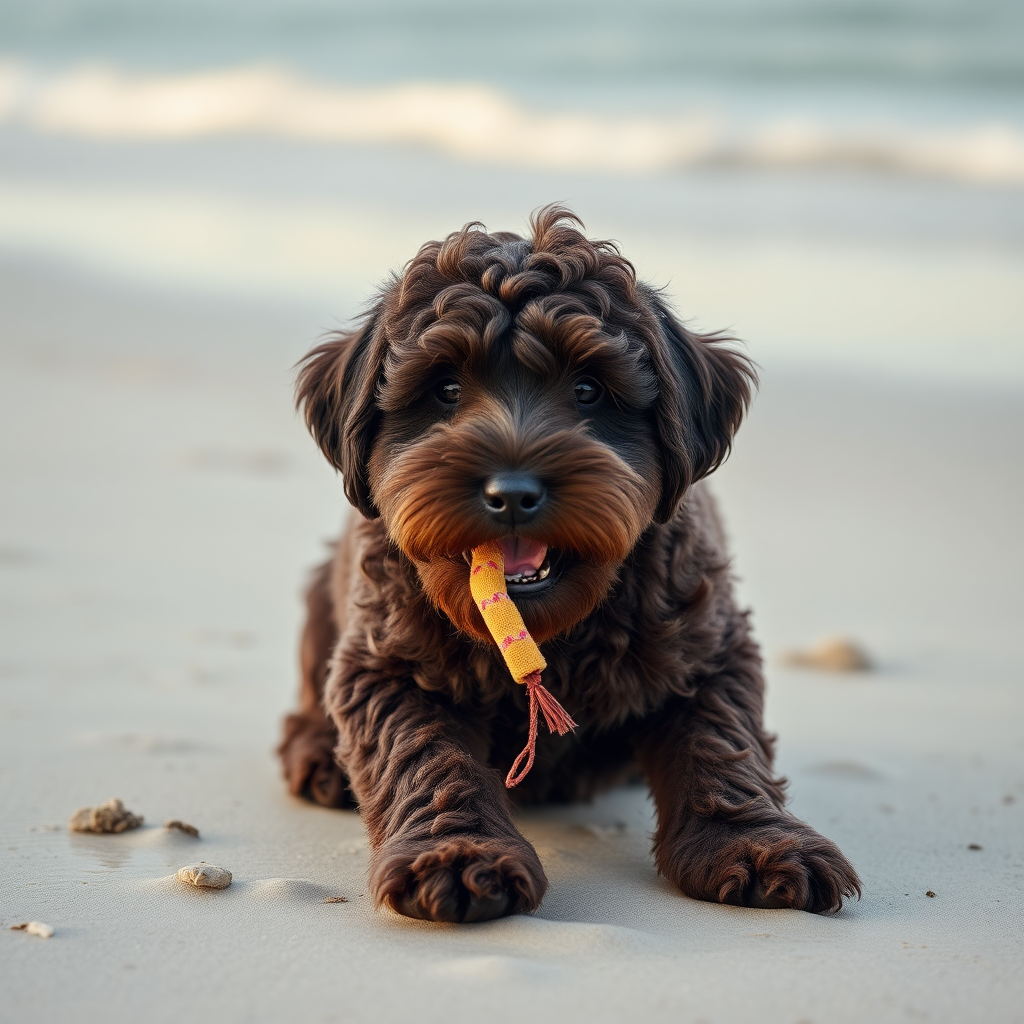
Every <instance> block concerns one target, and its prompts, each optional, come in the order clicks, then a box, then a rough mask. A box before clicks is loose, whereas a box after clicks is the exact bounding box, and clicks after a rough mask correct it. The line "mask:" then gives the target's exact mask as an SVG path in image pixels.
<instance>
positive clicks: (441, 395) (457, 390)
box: [434, 380, 462, 405]
mask: <svg viewBox="0 0 1024 1024" xmlns="http://www.w3.org/2000/svg"><path fill="white" fill-rule="evenodd" d="M434 394H435V395H437V397H438V400H439V401H441V402H444V404H445V405H458V404H459V397H460V396H461V394H462V385H461V384H460V383H459V382H458V381H457V380H443V381H441V383H440V384H438V385H437V387H436V388H435V389H434Z"/></svg>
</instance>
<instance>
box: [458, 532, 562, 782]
mask: <svg viewBox="0 0 1024 1024" xmlns="http://www.w3.org/2000/svg"><path fill="white" fill-rule="evenodd" d="M547 557H548V548H547V545H546V544H542V543H540V542H539V541H529V540H522V539H516V538H508V539H506V540H503V541H502V540H493V541H488V542H487V543H485V544H481V545H479V546H478V547H475V548H473V551H472V554H471V557H470V563H469V565H470V569H469V589H470V593H471V594H472V596H473V600H474V602H475V603H476V606H477V609H478V610H479V612H480V615H481V616H482V617H483V620H484V625H485V626H486V627H487V630H488V632H489V633H490V634H491V637H492V638H493V640H494V642H495V643H496V644H497V645H498V649H499V650H500V651H501V656H502V658H504V660H505V664H506V665H507V666H508V670H509V672H510V673H511V674H512V678H513V679H514V680H515V681H516V682H517V683H521V684H522V685H523V686H525V687H526V689H527V692H528V693H529V701H530V726H529V733H528V739H527V743H526V746H525V747H524V748H523V751H522V753H520V755H519V756H518V757H517V758H516V759H515V761H514V762H513V763H512V767H511V769H510V770H509V773H508V776H507V777H506V778H505V785H506V786H507V787H508V788H509V789H511V788H512V787H513V786H517V785H519V783H520V782H522V781H523V779H524V778H526V775H527V773H528V772H529V771H530V769H531V768H532V767H533V758H534V752H535V749H536V745H537V718H538V713H542V714H543V715H544V721H545V722H546V723H547V727H548V728H549V729H550V730H551V732H553V733H557V734H558V735H559V736H564V735H565V734H566V733H567V732H569V731H570V730H572V729H575V728H576V723H575V722H574V721H573V720H572V717H571V716H570V715H569V714H568V713H567V712H566V710H565V708H563V707H562V705H561V704H559V703H558V701H557V700H556V699H555V698H554V697H553V696H552V695H551V694H550V693H549V692H548V690H547V689H545V687H544V685H543V684H542V683H541V672H543V671H544V669H545V668H547V664H548V663H547V661H546V660H545V658H544V655H543V654H541V652H540V648H539V647H538V646H537V644H536V642H535V641H534V639H533V637H532V636H530V633H529V631H528V630H527V628H526V625H525V623H524V622H523V617H522V616H521V615H520V614H519V609H518V608H516V605H515V602H514V601H513V600H512V598H511V595H510V594H509V593H508V589H509V582H508V581H509V577H510V576H511V577H515V578H519V579H520V580H521V579H523V578H524V577H525V578H527V579H533V580H539V578H540V574H541V571H542V570H543V568H544V566H545V565H546V564H547ZM509 570H511V572H510V571H509ZM548 578H550V577H549V576H548V574H547V573H545V579H544V580H539V582H533V583H520V584H519V586H520V587H539V586H543V584H544V583H545V582H546V580H547V579H548ZM524 762H525V764H524Z"/></svg>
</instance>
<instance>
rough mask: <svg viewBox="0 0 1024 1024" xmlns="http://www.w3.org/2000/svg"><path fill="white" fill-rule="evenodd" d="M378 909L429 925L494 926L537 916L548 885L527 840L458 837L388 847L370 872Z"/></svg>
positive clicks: (373, 862)
mask: <svg viewBox="0 0 1024 1024" xmlns="http://www.w3.org/2000/svg"><path fill="white" fill-rule="evenodd" d="M370 883H371V887H372V889H373V891H374V895H375V896H376V898H377V902H378V903H387V904H388V905H389V906H390V907H391V908H392V909H393V910H397V911H398V913H400V914H405V915H406V916H407V917H418V918H421V919H423V920H426V921H452V922H460V923H461V922H470V921H489V920H490V919H491V918H495V917H503V916H504V915H506V914H514V913H517V912H521V911H531V910H536V909H537V907H538V906H540V901H541V899H542V898H543V896H544V892H545V891H546V889H547V887H548V880H547V877H546V876H545V874H544V869H543V868H542V867H541V864H540V860H539V858H538V857H537V854H536V852H535V851H534V849H533V847H532V846H530V844H529V843H528V842H527V841H526V840H525V839H522V840H520V841H519V842H516V841H514V840H509V839H490V838H484V837H475V836H454V837H449V838H446V839H442V840H439V841H438V842H437V843H436V844H435V845H430V846H423V845H419V844H415V845H413V844H409V843H399V842H395V843H388V844H385V845H384V846H383V847H382V848H381V849H380V850H378V851H377V852H376V853H375V855H374V858H373V861H372V864H371V868H370Z"/></svg>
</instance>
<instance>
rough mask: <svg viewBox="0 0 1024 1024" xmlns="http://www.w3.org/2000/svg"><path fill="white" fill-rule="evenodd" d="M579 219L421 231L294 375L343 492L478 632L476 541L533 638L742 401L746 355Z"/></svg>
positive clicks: (582, 605) (671, 500) (644, 523)
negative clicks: (688, 322)
mask: <svg viewBox="0 0 1024 1024" xmlns="http://www.w3.org/2000/svg"><path fill="white" fill-rule="evenodd" d="M572 220H574V218H573V217H572V216H571V215H569V214H567V213H566V211H564V210H560V209H558V208H547V209H545V210H543V211H541V213H540V214H539V215H538V216H537V217H536V218H535V219H534V222H533V227H534V235H533V238H532V239H530V240H526V239H523V238H520V237H519V236H517V235H511V234H494V235H489V234H486V233H485V232H484V231H482V230H478V229H476V227H475V226H470V227H469V228H467V229H464V230H463V231H461V232H457V233H455V234H453V235H450V236H449V237H448V238H447V239H446V240H445V241H444V242H430V243H428V244H427V245H425V246H424V247H423V248H422V249H421V250H420V252H419V254H418V255H417V256H416V257H415V258H414V259H413V260H412V261H411V262H410V263H409V264H408V266H407V267H406V268H405V271H404V273H403V275H402V276H401V277H399V278H395V279H394V280H393V281H392V282H391V283H390V284H389V285H388V286H387V287H386V288H385V289H384V290H383V292H382V294H381V296H380V298H379V300H378V302H377V304H376V306H375V307H374V308H373V310H372V311H371V313H370V315H369V316H368V318H367V322H366V324H365V326H364V327H363V329H362V330H361V331H358V332H355V333H352V334H345V335H339V336H336V337H334V338H333V339H331V340H330V341H328V342H327V343H326V344H324V345H321V346H320V347H319V348H317V349H315V350H314V351H313V352H312V353H310V355H309V356H308V357H307V359H306V360H305V363H304V366H303V369H302V371H301V373H300V376H299V384H298V394H299V400H300V402H301V403H302V404H303V405H304V408H305V414H306V419H307V422H308V423H309V426H310V429H311V430H312V432H313V434H314V436H315V437H316V438H317V440H318V442H319V443H320V445H321V447H322V448H323V449H324V451H325V453H326V454H327V456H328V458H329V459H330V460H331V461H332V462H333V463H334V465H335V466H337V467H338V468H339V469H341V471H342V473H343V474H344V478H345V487H346V493H347V494H348V496H349V499H350V500H351V501H352V502H353V504H355V505H356V506H357V508H359V510H360V511H361V512H362V513H363V514H364V515H366V516H369V517H373V516H377V515H379V516H381V517H382V519H383V521H384V523H385V525H386V528H387V531H388V534H389V536H390V538H391V539H392V541H393V542H394V543H395V544H396V545H397V546H398V547H399V548H400V549H401V550H402V551H403V552H404V553H405V554H406V555H407V556H408V557H409V558H410V559H411V560H412V561H413V563H414V564H415V566H416V568H417V571H418V573H419V577H420V580H421V582H422V584H423V587H424V589H425V591H426V593H427V594H428V595H429V597H430V598H431V600H432V601H433V602H434V603H435V604H436V605H437V606H438V607H439V608H441V609H442V610H443V611H444V612H445V613H446V614H447V615H448V616H449V618H450V619H451V620H452V622H453V623H454V624H455V625H456V626H457V627H458V628H459V629H461V630H462V631H463V632H465V633H467V634H469V635H471V636H474V637H476V638H478V639H481V640H484V641H487V640H489V635H488V633H487V631H486V627H485V626H484V624H483V620H482V618H481V617H480V614H479V612H478V611H477V609H476V607H475V605H474V603H473V600H472V597H471V596H470V591H469V567H468V554H469V552H470V551H471V550H472V549H473V548H474V547H476V546H477V545H479V544H481V543H483V542H485V541H489V540H498V541H500V542H501V543H502V546H503V548H504V551H505V573H506V578H507V579H508V584H509V586H508V589H509V595H510V596H511V597H513V599H514V600H515V602H516V605H517V607H518V608H519V610H520V612H521V613H522V616H523V619H524V621H525V623H526V626H527V628H528V629H529V630H530V632H531V634H532V635H533V636H534V638H535V639H536V640H538V641H539V642H542V641H543V640H545V639H548V638H550V637H552V636H554V635H556V634H558V633H561V632H564V631H565V630H567V629H569V628H570V627H571V626H573V625H574V624H575V623H577V622H579V621H580V620H581V619H583V618H585V617H586V616H587V615H588V614H589V613H590V612H591V611H592V610H593V609H594V608H595V607H596V606H597V605H598V604H599V603H600V602H601V600H602V599H603V598H604V596H605V595H606V594H607V593H608V590H609V588H610V587H611V586H612V584H613V583H614V581H615V579H616V576H617V573H618V570H619V567H620V566H621V564H622V562H623V561H624V560H625V559H626V558H627V556H628V555H629V553H630V551H631V550H632V549H633V547H634V545H635V544H636V543H637V541H638V540H639V538H640V536H641V535H642V534H643V532H644V531H645V530H646V529H647V528H648V527H649V526H651V524H652V523H653V522H656V521H659V522H664V521H666V520H667V519H668V518H670V517H671V516H672V514H673V512H674V511H675V509H676V507H677V505H678V504H679V501H680V500H681V498H682V496H683V493H684V492H685V490H686V488H687V487H688V486H689V485H690V483H692V482H693V481H694V480H696V479H698V478H699V477H700V476H703V475H704V474H705V473H707V472H709V471H710V470H711V469H713V468H714V467H715V466H716V465H717V464H718V463H719V462H720V461H721V460H722V459H723V458H724V457H725V455H726V454H727V452H728V448H729V443H730V440H731V437H732V433H733V431H734V430H735V428H736V426H737V425H738V423H739V420H740V418H741V416H742V414H743V411H744V408H745V406H746V403H747V401H748V400H749V395H750V383H751V380H752V373H751V370H750V367H749V364H748V363H747V362H746V360H744V359H743V358H742V357H741V356H738V355H737V354H736V353H734V352H731V351H729V350H728V349H723V348H719V347H716V346H715V345H713V344H712V343H711V342H709V341H708V340H706V339H702V338H699V337H697V336H695V335H692V334H690V333H689V332H687V331H685V330H684V329H683V328H682V327H681V326H680V325H679V324H678V323H677V322H676V321H675V320H674V319H673V318H672V317H671V315H670V313H669V312H668V310H667V309H666V308H665V306H664V305H663V303H662V302H661V300H660V299H659V298H658V296H657V295H656V294H655V293H654V292H652V291H650V290H649V289H646V288H644V287H643V286H641V285H638V284H637V282H636V279H635V276H634V273H633V268H632V266H631V265H630V264H629V263H628V262H627V261H626V260H624V259H623V258H622V257H621V256H620V255H619V254H618V252H617V250H616V249H615V248H614V247H613V246H611V245H609V244H607V243H600V242H596V243H595V242H590V241H588V240H587V239H586V238H585V237H584V236H583V235H582V234H581V233H580V232H579V231H578V230H576V228H575V227H574V226H572V224H571V223H569V222H570V221H572Z"/></svg>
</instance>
